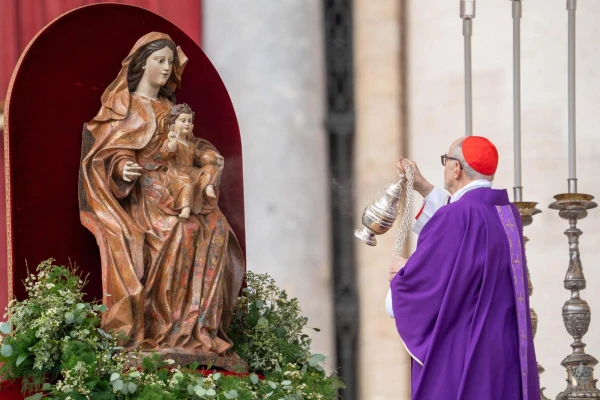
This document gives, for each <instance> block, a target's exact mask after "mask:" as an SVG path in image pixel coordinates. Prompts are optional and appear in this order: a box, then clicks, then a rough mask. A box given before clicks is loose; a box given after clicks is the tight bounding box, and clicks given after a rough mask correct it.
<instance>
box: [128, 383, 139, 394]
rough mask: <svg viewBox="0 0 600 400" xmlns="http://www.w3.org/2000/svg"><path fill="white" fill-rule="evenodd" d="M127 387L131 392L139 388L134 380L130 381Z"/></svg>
mask: <svg viewBox="0 0 600 400" xmlns="http://www.w3.org/2000/svg"><path fill="white" fill-rule="evenodd" d="M127 388H128V389H129V393H135V391H136V390H137V385H136V384H135V383H133V382H130V383H129V385H127Z"/></svg>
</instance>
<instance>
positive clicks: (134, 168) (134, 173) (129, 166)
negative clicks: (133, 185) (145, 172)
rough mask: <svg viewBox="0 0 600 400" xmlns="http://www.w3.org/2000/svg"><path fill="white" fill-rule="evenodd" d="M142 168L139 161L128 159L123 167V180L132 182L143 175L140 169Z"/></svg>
mask: <svg viewBox="0 0 600 400" xmlns="http://www.w3.org/2000/svg"><path fill="white" fill-rule="evenodd" d="M141 169H142V167H140V166H139V165H138V164H137V163H134V162H132V161H127V162H126V163H125V166H124V167H123V180H124V181H125V182H131V181H132V180H133V179H135V178H137V177H138V176H141V175H142V174H140V173H139V171H140V170H141Z"/></svg>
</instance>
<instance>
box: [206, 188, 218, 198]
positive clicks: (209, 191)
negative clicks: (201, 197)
mask: <svg viewBox="0 0 600 400" xmlns="http://www.w3.org/2000/svg"><path fill="white" fill-rule="evenodd" d="M206 195H207V196H208V197H210V198H213V199H214V198H216V197H217V196H216V195H215V189H214V188H213V185H208V186H207V187H206Z"/></svg>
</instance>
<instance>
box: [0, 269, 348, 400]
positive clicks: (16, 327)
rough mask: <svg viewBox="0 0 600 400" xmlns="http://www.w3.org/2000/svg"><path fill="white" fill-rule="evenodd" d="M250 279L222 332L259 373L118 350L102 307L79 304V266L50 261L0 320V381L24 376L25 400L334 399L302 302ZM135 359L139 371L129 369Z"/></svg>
mask: <svg viewBox="0 0 600 400" xmlns="http://www.w3.org/2000/svg"><path fill="white" fill-rule="evenodd" d="M246 278H247V284H248V286H247V287H246V288H244V289H243V292H244V293H243V296H241V297H240V298H239V299H238V302H237V305H236V310H235V315H234V318H233V321H232V325H231V327H230V329H229V332H228V335H229V337H230V338H231V339H232V340H233V342H234V350H235V351H236V352H237V353H238V354H239V355H240V357H241V358H242V359H244V360H245V361H246V362H247V363H248V365H249V367H250V369H251V370H252V371H256V372H255V373H250V374H227V373H222V372H217V371H213V370H211V366H208V367H204V368H203V369H198V368H199V365H197V364H191V365H189V366H186V367H179V366H176V365H174V361H173V360H168V359H166V360H163V359H161V357H160V356H159V355H158V354H154V355H152V356H150V357H148V356H146V357H142V356H141V353H140V354H139V355H136V354H133V355H132V354H131V353H128V354H126V353H122V352H121V350H122V348H121V347H119V346H118V345H117V340H116V338H114V337H113V336H112V335H111V334H110V333H107V332H104V331H103V330H102V329H101V328H100V322H101V315H102V313H104V312H106V306H105V305H101V304H96V303H88V302H85V301H84V300H83V296H84V293H83V288H84V286H85V284H86V282H85V280H82V279H81V278H80V277H79V275H78V274H77V271H76V269H75V268H70V267H64V266H56V265H54V264H53V260H47V261H44V262H42V263H41V264H40V265H39V266H38V267H37V274H29V276H28V278H27V279H26V280H25V286H26V289H27V293H28V298H27V299H25V300H23V301H20V302H19V301H16V300H13V301H11V302H10V304H9V306H8V308H7V314H6V315H5V319H6V318H7V317H8V320H7V322H4V323H1V324H0V363H2V366H1V367H0V377H2V379H5V380H11V381H14V380H18V379H21V380H22V391H23V393H28V394H31V395H30V396H29V397H28V398H27V399H30V400H36V399H42V398H44V399H64V400H80V399H94V400H113V399H115V400H116V399H144V400H151V399H152V400H154V399H156V400H159V399H166V400H171V399H215V400H216V399H240V400H254V399H267V398H272V399H285V400H302V399H335V398H337V397H338V394H337V392H338V389H340V388H343V387H344V385H343V383H342V382H341V381H340V379H339V378H338V377H336V376H335V375H327V374H326V372H325V371H324V369H323V363H324V361H325V357H324V356H323V355H320V354H311V353H310V338H309V336H308V335H306V334H305V333H304V330H305V328H306V324H307V320H306V318H304V317H302V315H301V314H300V307H299V305H298V301H297V300H296V299H288V297H287V295H286V293H285V292H284V291H281V290H280V289H279V288H277V286H276V285H275V282H274V281H273V279H271V278H270V277H269V276H268V275H258V274H253V273H252V272H248V273H247V277H246ZM313 329H315V330H317V331H318V329H316V328H313ZM132 356H133V357H140V360H141V362H140V364H141V367H139V368H136V367H132V366H130V365H131V363H130V362H128V359H129V358H130V357H132Z"/></svg>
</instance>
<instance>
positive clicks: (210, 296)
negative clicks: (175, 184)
mask: <svg viewBox="0 0 600 400" xmlns="http://www.w3.org/2000/svg"><path fill="white" fill-rule="evenodd" d="M186 63H187V58H186V56H185V55H184V54H183V52H182V50H181V49H180V48H179V47H176V46H175V44H174V43H173V41H172V40H171V38H170V37H169V36H168V35H166V34H163V33H157V32H152V33H149V34H147V35H145V36H143V37H142V38H140V39H139V40H138V41H137V43H136V44H135V46H134V47H133V49H132V50H131V52H130V53H129V55H128V56H127V57H126V58H125V60H123V63H122V68H121V71H120V72H119V74H118V76H117V77H116V79H115V80H114V81H113V82H112V84H111V85H110V86H108V87H107V88H106V90H105V91H104V94H103V95H102V99H101V100H102V106H101V107H100V111H99V112H98V114H97V115H96V116H95V117H94V119H93V120H92V121H91V122H89V123H88V124H87V132H86V131H85V130H84V149H85V150H84V154H85V156H84V158H83V161H82V165H81V181H82V183H83V189H84V193H82V198H83V200H82V201H81V204H80V215H81V221H82V223H83V224H84V225H85V226H86V227H87V228H88V229H89V230H90V231H91V232H92V233H93V234H94V235H95V237H96V240H97V242H98V245H99V247H100V253H101V258H102V285H103V290H104V293H105V295H104V297H103V302H104V304H106V305H107V306H108V311H107V312H106V313H105V314H104V316H103V321H102V324H103V328H104V330H106V331H108V332H113V333H116V334H117V335H119V337H120V338H121V339H120V342H121V344H122V345H123V346H125V348H126V350H128V349H141V350H143V351H159V352H160V353H163V354H165V353H167V354H180V355H188V356H189V355H197V356H200V358H198V357H196V360H200V362H202V360H203V358H202V357H203V356H204V357H208V356H210V355H216V356H218V357H219V358H221V357H224V358H225V359H226V358H228V357H229V356H230V355H233V356H235V354H234V353H232V351H231V350H230V349H231V346H232V343H231V341H230V340H229V338H228V337H227V335H226V331H227V328H228V326H229V323H230V320H231V316H232V310H233V308H234V306H235V302H236V299H237V296H238V293H239V291H240V288H241V285H242V280H243V275H244V269H245V265H244V259H243V255H242V252H241V249H240V246H239V244H238V242H237V239H236V237H235V235H234V233H233V231H232V229H231V227H230V225H229V223H228V222H227V219H226V218H225V216H224V215H223V213H222V212H221V211H220V209H219V207H218V199H219V188H218V184H217V185H215V187H214V189H215V190H214V191H215V194H216V198H211V197H208V196H204V199H203V204H202V209H201V211H200V212H199V213H197V214H192V215H190V217H189V218H188V219H181V218H178V216H177V214H178V213H176V212H173V213H171V214H172V215H171V214H170V213H168V212H164V210H162V209H161V208H159V201H160V200H161V197H162V196H163V195H165V189H164V182H165V177H166V170H167V164H166V162H165V161H163V160H162V158H161V155H160V148H161V145H162V143H163V142H164V141H165V139H166V138H167V134H168V131H169V127H168V123H167V121H166V116H167V113H168V112H169V110H170V109H171V107H172V106H173V105H174V102H175V97H174V92H175V89H176V88H177V87H180V86H181V75H182V72H183V69H184V67H185V65H186ZM86 135H87V136H88V138H87V142H88V145H87V146H86ZM90 135H91V136H90ZM191 141H192V142H193V143H194V144H195V145H196V146H197V147H198V148H199V149H200V150H201V151H204V150H209V149H210V150H212V151H214V152H215V153H217V154H219V153H218V152H217V149H215V148H214V146H212V145H211V144H210V143H209V142H207V141H205V140H202V139H199V138H192V139H191ZM86 147H87V148H86ZM88 149H89V150H88ZM219 157H220V155H219ZM221 164H222V163H221ZM219 174H220V170H219ZM216 181H217V182H220V177H219V179H216ZM215 365H216V364H215Z"/></svg>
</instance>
